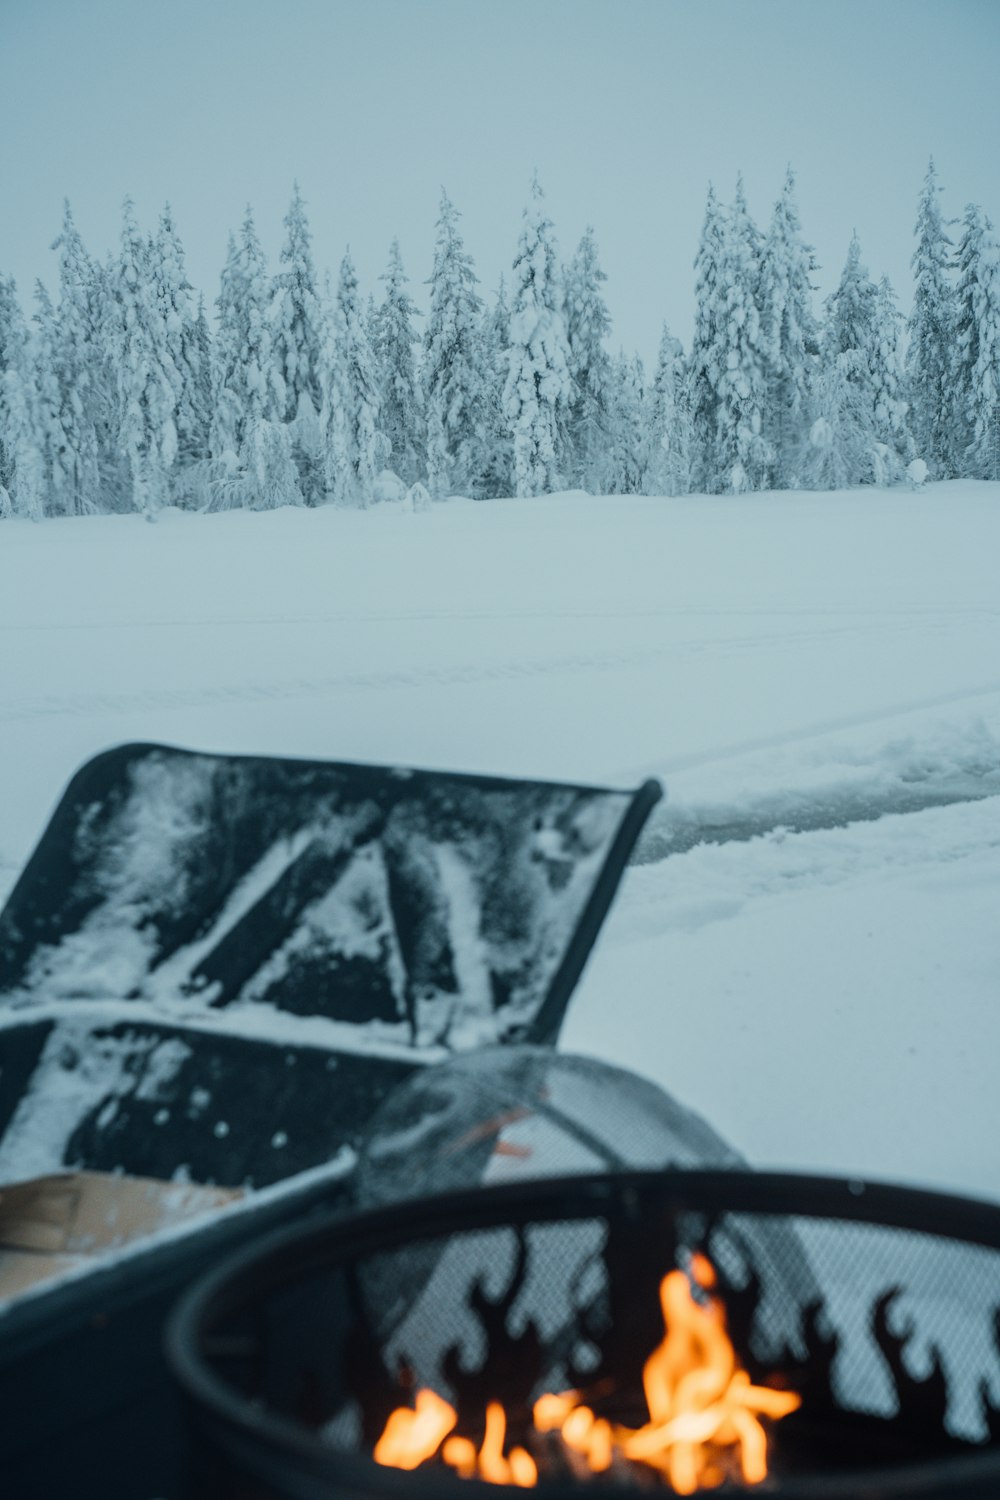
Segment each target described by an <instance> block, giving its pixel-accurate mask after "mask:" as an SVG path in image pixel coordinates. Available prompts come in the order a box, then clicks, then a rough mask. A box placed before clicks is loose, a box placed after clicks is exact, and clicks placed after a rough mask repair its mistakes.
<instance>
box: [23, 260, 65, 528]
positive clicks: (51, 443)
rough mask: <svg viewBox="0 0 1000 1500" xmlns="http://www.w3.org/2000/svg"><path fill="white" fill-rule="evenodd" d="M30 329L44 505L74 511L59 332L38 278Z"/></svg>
mask: <svg viewBox="0 0 1000 1500" xmlns="http://www.w3.org/2000/svg"><path fill="white" fill-rule="evenodd" d="M32 325H33V326H32V329H31V331H30V333H29V359H30V380H31V383H32V402H33V407H34V421H35V432H36V439H35V440H36V442H37V444H38V450H39V458H40V460H41V464H42V472H43V474H44V481H43V483H44V488H45V509H46V512H47V513H48V514H49V515H57V516H65V515H72V514H73V503H72V485H73V455H72V454H71V452H70V450H69V443H68V441H67V437H66V432H65V430H64V428H63V421H62V416H63V396H62V382H61V380H60V375H59V355H58V333H57V329H56V318H55V312H54V310H53V307H52V299H51V297H50V296H49V294H48V291H47V290H46V288H45V286H44V285H43V284H42V282H41V281H36V282H35V313H34V316H33V318H32Z"/></svg>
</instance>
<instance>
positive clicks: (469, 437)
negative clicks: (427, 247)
mask: <svg viewBox="0 0 1000 1500" xmlns="http://www.w3.org/2000/svg"><path fill="white" fill-rule="evenodd" d="M458 220H459V213H458V210H457V209H456V208H455V206H454V204H453V203H452V202H451V200H450V198H449V197H448V194H447V193H445V192H442V194H441V207H440V212H439V215H438V222H437V242H436V245H435V249H434V264H433V268H432V270H431V276H430V283H429V285H430V312H429V314H428V318H427V328H426V330H425V333H424V356H423V387H424V407H425V412H426V420H427V480H428V487H429V489H430V492H431V494H432V496H433V497H434V498H435V499H436V500H439V499H441V498H443V497H444V496H445V495H448V494H466V495H471V496H472V497H473V498H478V496H479V495H480V494H481V493H482V488H481V476H482V474H483V472H484V470H485V469H486V467H487V456H488V454H487V444H488V429H489V422H488V418H487V412H486V404H487V395H486V373H485V371H484V369H483V344H482V313H483V305H482V301H481V299H480V297H479V294H478V292H477V291H476V286H477V284H478V279H477V277H476V274H475V272H474V270H473V267H472V257H471V256H470V255H469V254H468V253H467V252H466V249H465V245H464V244H463V241H462V236H461V234H460V233H459V229H458Z"/></svg>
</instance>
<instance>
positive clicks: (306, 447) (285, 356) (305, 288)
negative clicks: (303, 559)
mask: <svg viewBox="0 0 1000 1500" xmlns="http://www.w3.org/2000/svg"><path fill="white" fill-rule="evenodd" d="M285 230H286V235H285V242H284V244H283V246H282V249H281V264H282V266H283V267H284V270H282V271H281V272H280V273H279V275H278V276H277V277H276V278H275V283H274V289H275V297H274V304H273V341H274V342H273V351H274V363H275V366H276V370H277V374H278V377H279V378H280V381H281V383H282V385H283V396H282V401H281V405H282V415H283V418H284V420H285V421H286V422H289V423H291V424H292V433H291V437H292V446H293V450H294V452H295V458H296V463H297V464H298V467H299V474H300V478H301V482H302V490H303V493H304V495H305V496H306V499H307V500H308V502H309V503H310V504H316V503H318V502H319V500H320V499H321V498H322V480H321V470H322V464H321V456H320V428H319V412H320V408H321V406H322V403H323V391H322V362H323V352H322V351H323V342H324V328H323V309H322V306H321V304H320V299H319V295H318V292H317V289H316V270H315V267H314V265H313V259H312V248H311V245H312V237H311V235H310V232H309V224H308V220H307V219H306V210H305V203H304V202H303V200H302V195H301V193H300V192H299V185H298V183H295V185H294V190H293V193H292V201H291V205H290V206H289V209H288V213H287V214H286V216H285Z"/></svg>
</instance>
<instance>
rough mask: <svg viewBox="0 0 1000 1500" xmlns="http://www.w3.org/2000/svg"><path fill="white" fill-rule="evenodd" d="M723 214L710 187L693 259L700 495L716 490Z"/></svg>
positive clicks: (692, 373) (693, 401)
mask: <svg viewBox="0 0 1000 1500" xmlns="http://www.w3.org/2000/svg"><path fill="white" fill-rule="evenodd" d="M725 235H726V216H725V212H724V210H723V208H722V206H721V204H720V203H719V200H718V198H717V197H716V195H715V189H714V188H713V187H712V185H711V184H709V188H708V201H707V202H706V205H705V220H704V223H703V225H702V230H701V238H700V240H699V242H698V253H697V255H696V256H695V262H694V265H695V314H694V336H693V338H692V341H691V354H690V359H689V374H688V381H689V390H690V395H689V409H690V412H691V438H692V456H693V463H692V474H693V480H694V484H695V486H696V487H697V488H698V489H699V490H704V491H706V492H707V491H710V490H712V489H714V488H716V487H717V485H716V476H717V474H718V469H719V465H718V463H717V461H716V443H717V427H718V423H717V413H718V409H719V396H718V388H719V381H720V378H721V372H722V361H723V359H724V353H723V344H724V338H723V325H724V318H725V308H724V303H723V296H724V292H725V286H724V284H723V283H722V282H721V281H720V277H721V274H722V270H723V268H722V264H721V262H722V252H723V241H724V239H725Z"/></svg>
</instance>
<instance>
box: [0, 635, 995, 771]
mask: <svg viewBox="0 0 1000 1500" xmlns="http://www.w3.org/2000/svg"><path fill="white" fill-rule="evenodd" d="M901 628H905V627H901ZM866 634H867V631H866V630H865V628H864V626H861V625H859V626H843V627H838V628H837V629H836V630H833V631H831V630H817V631H809V632H801V631H800V632H797V633H795V634H789V633H787V632H768V633H766V634H761V635H756V636H745V635H739V636H728V637H716V636H709V637H699V638H698V639H696V640H691V641H679V642H678V641H674V642H670V643H666V644H662V645H656V646H640V647H636V648H633V649H631V650H626V651H622V650H606V651H587V652H579V653H573V654H571V655H566V656H556V657H553V656H546V657H539V658H538V659H536V660H531V659H525V658H519V659H508V660H506V661H503V660H500V661H497V662H493V663H484V662H482V661H477V662H460V663H456V664H455V665H454V666H449V667H433V666H425V667H412V668H397V669H395V670H392V669H390V670H386V671H383V672H343V673H336V674H333V675H331V676H328V677H327V676H324V677H321V678H285V679H283V680H281V681H279V682H272V683H260V682H254V683H234V684H230V685H228V686H226V685H222V686H216V685H213V686H206V687H204V688H159V689H137V690H134V691H131V692H122V693H86V694H84V693H59V694H51V695H46V696H44V697H33V698H13V699H8V701H7V703H6V704H5V705H4V706H3V707H2V708H0V724H15V723H24V722H29V721H32V720H37V719H46V718H54V717H60V716H62V715H66V714H69V715H85V714H98V713H100V714H104V713H133V712H145V711H148V710H155V709H159V708H197V707H202V706H205V705H211V704H215V703H251V702H270V701H277V700H282V699H294V698H306V697H314V696H319V695H325V694H329V693H331V692H366V691H367V692H370V691H373V690H374V691H386V690H392V689H399V688H414V687H424V686H430V687H453V686H468V685H475V684H477V683H489V682H496V681H516V680H519V679H524V678H538V677H549V676H561V675H578V674H581V673H587V672H618V671H622V670H625V669H629V668H632V667H636V666H648V665H651V664H655V663H657V662H665V661H670V660H683V659H684V658H698V657H701V656H706V655H708V656H718V657H728V656H739V655H745V654H752V653H753V652H755V651H758V650H767V651H769V652H772V653H773V652H774V651H775V649H778V650H780V649H781V648H782V647H787V648H789V649H792V650H799V649H800V648H801V647H802V645H803V644H804V643H807V642H808V643H810V644H813V643H820V644H823V643H825V642H827V641H829V640H830V639H831V638H832V637H833V636H837V637H840V636H847V635H861V636H864V635H866ZM985 692H998V693H1000V681H998V682H996V683H993V684H990V685H989V686H988V687H984V688H980V689H973V690H972V691H971V692H967V693H965V694H955V695H947V696H945V697H943V698H937V699H931V700H927V703H926V704H924V703H921V704H916V705H912V704H911V705H908V706H909V707H914V706H916V707H924V706H928V705H930V704H934V703H939V702H948V701H952V699H953V698H954V699H955V700H957V699H959V698H962V697H968V696H975V695H976V694H977V693H985ZM898 711H899V710H897V709H890V710H888V711H887V713H893V712H898ZM886 716H887V715H882V714H880V715H878V716H877V717H886ZM847 722H851V721H847ZM856 722H860V721H856ZM828 727H839V726H836V725H834V726H830V725H826V726H820V728H821V729H822V728H828ZM815 732H818V731H817V730H815V729H813V730H809V731H806V733H815ZM786 738H787V737H786ZM782 742H783V740H782V739H779V740H778V741H776V743H782ZM766 743H768V742H767V741H757V742H750V743H748V744H747V745H746V746H744V747H738V748H745V749H755V748H759V747H760V746H761V745H763V744H766ZM725 753H730V752H725ZM731 753H735V752H731ZM689 763H690V764H698V763H700V761H691V762H689ZM682 764H684V763H683V762H678V763H676V764H675V765H673V766H669V767H668V768H667V769H668V770H674V769H679V767H680V766H681V765H682ZM642 774H646V773H645V772H643V773H642Z"/></svg>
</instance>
